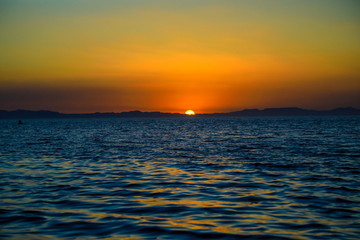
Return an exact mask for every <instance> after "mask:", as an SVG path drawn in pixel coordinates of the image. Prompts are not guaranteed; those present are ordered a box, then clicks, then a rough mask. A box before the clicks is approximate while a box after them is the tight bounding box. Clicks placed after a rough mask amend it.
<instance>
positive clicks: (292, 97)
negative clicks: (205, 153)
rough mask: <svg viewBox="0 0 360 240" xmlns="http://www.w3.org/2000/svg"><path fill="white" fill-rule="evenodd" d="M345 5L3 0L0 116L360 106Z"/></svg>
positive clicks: (347, 1) (358, 52) (352, 24)
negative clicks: (3, 111)
mask: <svg viewBox="0 0 360 240" xmlns="http://www.w3.org/2000/svg"><path fill="white" fill-rule="evenodd" d="M359 10H360V3H359V2H357V1H352V0H343V1H338V0H327V1H326V4H325V3H324V1H323V0H294V1H287V0H273V1H265V0H251V1H250V0H244V1H234V0H223V1H220V0H198V1H190V0H183V1H171V0H170V1H169V0H167V1H165V0H154V1H145V0H124V1H112V0H109V1H94V0H87V1H84V0H79V1H68V0H64V1H40V0H33V1H24V0H23V1H20V0H14V1H8V0H5V1H2V2H1V3H0V26H1V29H2V31H1V32H2V34H1V35H0V52H1V55H0V109H6V110H14V109H19V108H21V109H30V110H39V109H47V110H55V111H60V112H97V111H98V112H108V111H114V112H121V111H129V110H142V111H164V112H184V111H185V110H187V109H193V110H194V111H195V112H199V113H204V112H227V111H234V110H241V109H244V108H266V107H289V106H297V107H303V108H311V109H329V108H335V107H346V106H352V107H357V108H360V44H359V42H360V17H359V14H358V12H359Z"/></svg>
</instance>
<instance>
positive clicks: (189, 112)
mask: <svg viewBox="0 0 360 240" xmlns="http://www.w3.org/2000/svg"><path fill="white" fill-rule="evenodd" d="M185 114H186V115H188V116H192V115H195V112H194V111H193V110H187V111H186V112H185Z"/></svg>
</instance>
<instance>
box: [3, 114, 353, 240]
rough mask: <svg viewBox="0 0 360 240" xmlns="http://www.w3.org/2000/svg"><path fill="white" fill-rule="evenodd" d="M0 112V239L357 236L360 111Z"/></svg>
mask: <svg viewBox="0 0 360 240" xmlns="http://www.w3.org/2000/svg"><path fill="white" fill-rule="evenodd" d="M16 123H17V122H16V121H12V120H1V121H0V127H1V129H0V163H1V168H0V200H1V203H0V226H1V231H0V238H1V239H50V238H56V239H156V238H157V237H158V238H159V239H357V238H358V237H359V236H360V231H359V229H360V187H359V186H360V178H359V173H360V154H359V152H360V151H359V150H360V124H359V123H360V119H359V118H358V117H342V118H336V117H319V118H308V117H304V118H244V119H230V118H229V119H196V118H193V119H191V118H187V119H68V120H51V119H50V120H27V121H24V124H23V125H17V124H16Z"/></svg>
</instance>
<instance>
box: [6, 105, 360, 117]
mask: <svg viewBox="0 0 360 240" xmlns="http://www.w3.org/2000/svg"><path fill="white" fill-rule="evenodd" d="M344 115H345V116H346V115H360V110H359V109H355V108H351V107H348V108H336V109H332V110H308V109H302V108H296V107H292V108H265V109H263V110H259V109H244V110H241V111H235V112H228V113H206V114H197V115H195V116H191V117H192V118H194V117H195V118H201V117H271V116H344ZM179 117H189V116H187V115H185V114H180V113H163V112H141V111H129V112H120V113H114V112H105V113H100V112H96V113H71V114H69V113H59V112H54V111H46V110H41V111H30V110H15V111H6V110H0V119H13V118H16V119H22V118H24V119H25V118H179Z"/></svg>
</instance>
